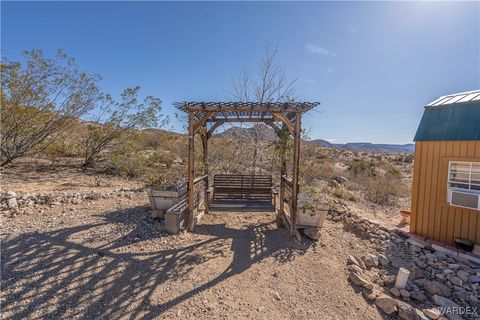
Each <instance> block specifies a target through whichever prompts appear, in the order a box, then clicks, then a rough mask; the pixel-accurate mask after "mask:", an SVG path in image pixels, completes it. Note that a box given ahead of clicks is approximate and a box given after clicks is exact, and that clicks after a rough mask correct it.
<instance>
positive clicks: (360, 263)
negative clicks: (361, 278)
mask: <svg viewBox="0 0 480 320" xmlns="http://www.w3.org/2000/svg"><path fill="white" fill-rule="evenodd" d="M355 258H356V259H357V261H358V265H359V266H360V268H362V269H363V270H365V269H367V267H366V266H365V263H363V261H362V259H360V258H358V257H355Z"/></svg>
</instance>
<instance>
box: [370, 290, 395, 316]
mask: <svg viewBox="0 0 480 320" xmlns="http://www.w3.org/2000/svg"><path fill="white" fill-rule="evenodd" d="M375 305H376V306H377V307H379V308H380V309H382V311H383V312H385V313H386V314H393V313H395V311H397V301H396V300H395V299H393V298H392V297H390V296H388V295H386V294H381V295H379V296H378V297H377V298H376V299H375Z"/></svg>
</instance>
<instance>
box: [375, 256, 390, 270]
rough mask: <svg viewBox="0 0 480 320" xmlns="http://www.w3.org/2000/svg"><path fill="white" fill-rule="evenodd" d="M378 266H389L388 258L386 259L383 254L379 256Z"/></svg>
mask: <svg viewBox="0 0 480 320" xmlns="http://www.w3.org/2000/svg"><path fill="white" fill-rule="evenodd" d="M377 257H378V264H379V265H380V266H382V267H386V266H388V258H387V257H385V256H384V255H383V254H379V255H378V256H377Z"/></svg>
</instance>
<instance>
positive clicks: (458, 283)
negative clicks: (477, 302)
mask: <svg viewBox="0 0 480 320" xmlns="http://www.w3.org/2000/svg"><path fill="white" fill-rule="evenodd" d="M448 281H450V282H451V283H452V284H453V285H455V286H459V287H461V286H462V285H463V281H462V279H460V278H459V277H457V276H452V277H450V278H448Z"/></svg>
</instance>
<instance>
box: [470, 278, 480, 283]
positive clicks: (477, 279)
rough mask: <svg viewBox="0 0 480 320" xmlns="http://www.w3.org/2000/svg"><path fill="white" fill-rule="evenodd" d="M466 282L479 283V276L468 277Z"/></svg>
mask: <svg viewBox="0 0 480 320" xmlns="http://www.w3.org/2000/svg"><path fill="white" fill-rule="evenodd" d="M468 282H470V283H480V276H470V277H469V278H468Z"/></svg>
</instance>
